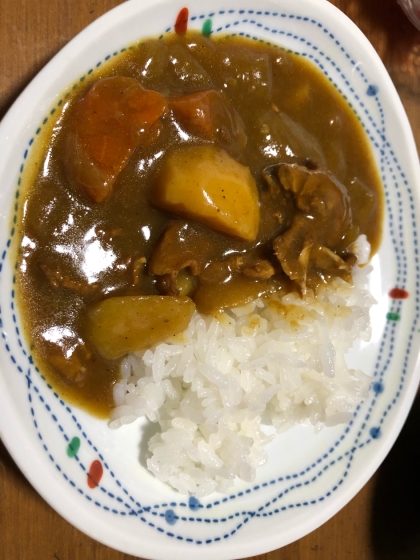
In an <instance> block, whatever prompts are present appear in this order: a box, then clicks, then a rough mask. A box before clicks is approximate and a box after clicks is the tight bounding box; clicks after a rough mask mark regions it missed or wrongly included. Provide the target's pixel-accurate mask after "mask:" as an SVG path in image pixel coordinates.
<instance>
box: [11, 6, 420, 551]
mask: <svg viewBox="0 0 420 560" xmlns="http://www.w3.org/2000/svg"><path fill="white" fill-rule="evenodd" d="M224 14H230V15H231V16H232V18H233V19H232V21H231V22H228V23H226V22H225V23H224V24H223V25H222V26H220V27H217V26H215V27H216V29H215V31H216V32H231V31H234V30H235V28H238V26H240V25H241V24H247V25H248V26H254V27H255V35H253V34H249V33H243V32H238V33H237V35H240V36H246V37H249V38H252V39H254V40H259V38H258V31H259V30H261V29H264V31H265V32H269V33H271V34H272V35H273V39H274V40H275V41H278V42H279V43H280V44H281V38H282V36H287V37H291V38H292V39H293V40H295V41H296V42H297V43H298V45H299V48H296V51H297V52H298V53H299V54H301V55H302V56H305V57H307V58H308V59H310V60H312V61H313V62H314V63H315V64H316V65H317V66H318V67H319V68H320V69H321V70H322V71H323V72H324V74H325V75H326V76H327V78H328V79H329V80H330V81H331V82H332V83H333V84H335V79H336V78H340V79H341V80H344V82H345V84H346V86H347V87H348V88H349V91H350V92H351V93H352V94H353V96H354V99H355V100H356V106H355V107H354V109H355V111H356V112H358V113H359V114H363V115H364V116H365V117H366V119H367V121H368V122H369V123H370V125H369V126H366V125H364V126H365V129H366V131H367V133H368V135H369V137H370V139H371V141H372V143H373V145H374V146H375V147H376V148H377V149H378V150H379V153H380V156H381V158H380V170H381V175H382V180H383V183H384V187H385V196H386V209H387V217H388V218H387V219H388V228H389V231H390V235H391V238H392V244H393V248H394V256H395V261H396V265H397V266H396V268H397V273H396V279H395V285H396V286H400V287H402V288H404V287H405V285H406V281H407V267H408V265H407V255H406V250H405V245H404V237H403V232H404V215H403V214H404V212H403V211H404V205H406V207H405V210H407V208H409V210H410V216H411V221H409V222H408V223H407V220H406V224H405V227H409V228H410V233H411V234H412V238H413V243H414V246H415V255H416V258H415V275H416V279H417V282H416V293H415V296H414V297H415V303H414V305H415V319H414V321H413V324H412V326H411V332H410V335H409V337H408V342H407V346H406V349H405V358H404V363H403V364H402V365H401V372H400V382H399V386H398V390H397V391H396V392H395V395H394V396H393V398H392V399H391V400H390V401H389V402H386V403H384V402H380V404H379V401H380V396H381V394H382V393H383V391H384V386H385V383H386V376H387V374H388V372H389V369H390V366H391V361H392V358H393V353H394V344H395V337H396V329H397V324H396V323H395V322H392V321H390V322H388V323H387V325H386V327H385V329H384V332H383V335H382V339H381V343H380V349H379V352H378V356H377V360H376V364H375V368H374V378H375V380H374V383H373V385H372V391H371V397H370V400H369V402H368V404H367V407H366V405H364V406H363V414H364V417H363V418H362V419H361V422H360V426H358V427H355V429H353V426H355V422H356V420H360V419H359V418H358V416H359V415H360V414H361V413H360V411H361V406H359V407H358V408H357V409H356V411H355V418H354V420H353V421H351V422H350V423H349V425H347V426H345V427H344V428H343V431H342V433H341V435H340V436H339V437H338V438H337V441H336V442H335V444H334V445H332V446H331V448H330V449H328V450H326V451H325V452H323V453H322V454H320V456H319V457H318V459H317V460H316V461H314V462H312V463H311V464H308V465H306V466H305V467H304V468H302V469H301V470H300V471H299V472H295V473H291V474H290V475H285V476H281V477H278V478H276V479H272V480H267V481H266V482H263V483H261V484H257V485H254V486H252V485H250V486H249V487H248V488H247V489H246V490H243V491H240V492H237V493H232V494H230V495H227V496H226V497H223V498H218V499H216V500H214V501H210V502H208V503H206V504H205V505H204V504H202V503H201V502H200V501H199V500H197V499H196V498H194V497H190V498H189V499H188V500H187V499H181V500H176V501H173V502H170V503H154V504H144V503H140V502H139V501H138V500H137V499H136V498H135V497H133V496H132V495H131V493H130V492H129V491H128V490H127V489H126V488H125V487H124V485H123V483H122V482H121V481H120V480H119V479H118V476H117V475H116V474H115V473H114V472H113V470H112V468H111V467H110V466H109V465H108V463H107V460H106V458H105V457H104V456H103V455H102V454H101V452H100V450H99V449H98V448H97V447H96V446H95V444H94V442H92V441H91V440H90V439H89V436H88V435H87V434H86V432H85V430H84V428H83V426H82V425H81V424H80V422H79V421H78V419H77V416H76V414H75V413H74V411H73V410H72V409H71V407H69V406H68V405H67V404H66V403H65V402H64V401H63V400H62V399H61V398H60V397H59V396H58V394H57V393H56V392H55V391H54V390H53V388H52V387H51V386H50V385H49V384H48V383H47V382H46V380H45V378H44V377H43V376H42V375H41V374H40V373H39V371H38V370H37V368H36V367H35V366H34V364H33V360H32V357H31V356H30V354H29V353H28V352H27V350H26V349H25V344H24V342H23V339H22V338H21V334H20V332H19V327H18V322H17V318H16V312H15V291H14V290H13V291H12V293H11V300H10V305H11V310H12V317H13V321H14V323H15V335H16V337H17V340H18V343H19V347H20V351H21V356H19V357H17V356H15V355H13V353H12V352H11V350H10V346H9V344H8V335H7V334H6V333H5V332H4V331H2V339H3V344H4V347H5V348H6V350H7V352H8V353H9V355H10V359H11V362H12V363H13V364H14V366H15V367H16V370H17V372H19V374H21V375H22V376H24V377H25V378H26V386H27V391H28V405H29V407H30V411H31V415H32V418H33V424H34V428H35V430H36V433H37V436H38V438H39V442H40V445H41V446H42V447H43V449H44V450H45V452H46V453H47V455H48V457H49V459H50V460H51V462H52V464H53V465H54V467H55V469H56V470H57V471H58V472H59V473H60V474H61V475H62V477H63V479H64V480H65V481H66V482H67V483H68V484H69V485H71V487H73V488H74V490H75V491H76V492H78V493H79V494H80V495H81V496H83V497H84V498H85V499H86V500H87V501H89V502H93V503H94V504H95V505H96V506H97V507H98V508H101V509H103V510H105V511H109V512H110V513H112V514H115V515H119V516H134V517H137V518H138V519H139V521H140V522H142V523H145V524H147V525H148V526H150V527H151V528H153V529H154V530H156V531H158V532H160V533H162V534H165V535H166V536H168V537H170V538H174V539H176V540H180V541H185V542H189V543H193V544H195V545H204V544H211V543H212V542H217V541H221V540H223V539H228V538H229V537H231V536H233V535H235V534H236V533H237V532H238V531H239V530H240V529H241V528H242V527H243V526H244V525H245V524H246V523H248V522H249V521H250V520H251V519H252V518H254V517H269V516H273V515H277V514H281V513H282V512H285V511H287V510H290V509H293V508H305V507H310V506H311V505H314V504H317V503H319V502H322V501H324V500H327V499H328V498H329V497H330V496H332V495H333V494H334V492H336V491H337V490H338V489H339V488H340V487H341V486H342V485H343V483H344V482H345V479H346V477H347V475H348V473H349V471H350V469H351V467H352V462H353V459H354V457H355V455H356V453H357V452H358V450H359V449H362V448H363V447H365V446H366V445H368V444H372V442H374V441H375V440H377V439H378V438H380V437H381V435H382V431H383V427H384V422H385V419H386V417H387V415H388V414H389V412H390V411H391V409H392V408H393V407H394V406H395V404H396V403H397V401H398V399H399V398H400V396H401V393H402V391H403V389H404V383H405V378H406V374H407V366H408V360H409V357H410V353H411V348H412V342H413V337H414V333H415V332H416V330H417V323H418V318H419V302H420V300H419V286H420V283H419V281H418V278H419V272H420V268H419V262H418V258H417V255H418V239H417V233H416V215H415V207H414V200H413V196H412V191H411V187H410V186H409V185H408V182H407V180H406V178H405V175H404V173H403V171H402V169H401V167H400V165H399V163H398V160H397V158H396V155H395V153H394V152H393V150H392V148H391V145H390V143H389V142H388V140H387V136H386V126H385V125H386V123H385V115H384V111H383V108H382V104H381V100H380V94H381V92H380V91H379V90H378V87H377V86H376V85H375V84H371V83H370V82H369V79H368V77H367V76H366V75H365V74H364V73H363V71H362V70H361V69H360V68H359V67H358V66H357V64H356V62H355V61H354V60H353V59H352V57H351V54H350V53H348V52H346V50H345V49H344V47H343V46H342V45H341V43H340V41H339V39H337V37H336V36H335V35H334V34H333V33H331V32H330V31H329V30H328V29H326V28H325V27H324V26H323V25H322V24H321V23H320V22H318V21H316V20H314V19H310V18H308V17H303V16H299V15H294V14H291V13H280V12H261V11H255V10H238V9H236V10H233V9H232V10H221V11H220V12H218V13H214V12H213V13H208V14H200V15H192V17H191V18H190V21H192V22H194V21H196V20H197V21H200V20H205V19H207V18H213V21H217V17H218V16H219V15H220V16H223V15H224ZM290 19H297V20H302V21H303V22H305V24H306V25H308V26H317V27H318V28H319V29H321V30H322V31H323V33H325V34H326V35H327V36H328V38H329V40H330V42H331V46H332V47H334V48H335V49H336V50H337V49H339V50H340V51H341V52H342V53H343V54H344V55H345V57H346V59H348V61H349V63H350V65H351V67H352V69H353V70H356V72H357V73H358V76H359V77H360V78H361V79H362V81H363V83H364V84H365V88H364V91H362V89H361V88H360V87H359V88H358V93H356V91H355V90H354V89H353V86H352V78H350V77H349V76H347V75H346V72H345V71H344V70H342V69H341V68H340V67H339V66H338V65H337V64H336V62H335V61H334V59H333V57H332V55H327V54H326V53H325V52H323V51H322V50H320V49H319V48H318V47H317V46H316V45H314V44H312V43H311V42H310V41H308V40H306V39H305V37H304V36H298V35H295V34H293V33H290V32H288V31H287V30H284V29H283V28H282V21H284V20H290ZM171 30H172V28H167V29H166V32H170V31H171ZM125 50H126V49H121V51H119V52H124V51H125ZM119 52H114V53H113V54H112V55H111V54H110V55H107V56H106V57H105V59H104V60H105V61H107V60H109V59H110V58H111V57H116V56H117V55H118V54H119ZM331 52H333V49H331ZM101 65H102V62H98V63H97V64H96V68H99V67H100V66H101ZM94 70H95V69H94V68H92V69H90V70H89V71H88V72H87V74H86V76H82V77H81V78H80V83H82V82H84V80H85V79H86V78H87V77H88V76H89V75H91V74H92V73H93V72H94ZM76 87H78V84H75V85H74V86H73V89H75V88H76ZM336 87H337V86H336ZM338 89H339V88H338ZM342 94H343V93H342ZM68 95H69V93H68V94H67V96H68ZM343 95H344V94H343ZM344 97H346V96H345V95H344ZM365 97H366V98H371V99H372V98H373V99H374V100H375V104H376V109H377V110H378V115H379V119H378V118H377V119H375V118H374V117H373V116H372V114H371V111H370V110H369V109H368V108H367V104H366V99H365ZM63 101H64V98H63V99H61V100H60V101H59V102H58V103H57V107H56V108H54V109H52V110H51V112H50V115H51V116H53V115H54V113H55V112H56V110H57V109H59V108H60V107H61V105H62V104H63ZM350 105H351V104H350ZM48 119H49V116H48V117H45V119H44V120H43V122H42V125H45V124H46V123H47V122H48ZM366 119H365V120H366ZM370 126H371V127H372V129H370ZM41 129H42V126H40V127H39V128H38V129H37V130H36V133H35V135H34V137H32V138H31V139H30V141H29V145H28V149H26V150H25V152H24V154H23V160H24V161H25V160H26V159H27V157H28V153H29V149H30V147H31V146H32V145H33V143H34V140H35V138H36V136H37V135H39V134H40V132H41ZM23 170H24V162H23V163H22V165H21V168H20V172H21V173H22V172H23ZM20 186H21V177H19V179H18V185H17V190H16V202H15V216H14V219H13V222H14V225H13V227H12V230H11V232H10V238H9V240H8V241H7V246H6V248H5V250H4V252H3V254H2V256H1V262H0V273H2V269H3V262H4V260H5V259H6V256H7V254H8V249H9V248H10V245H11V239H12V237H13V236H14V234H15V225H16V222H17V212H18V204H19V196H20ZM391 190H392V191H394V192H396V193H397V198H398V203H397V205H396V207H395V205H394V206H393V205H392V204H391V199H390V192H391ZM404 197H405V199H406V198H407V197H408V202H404ZM407 204H408V207H407ZM15 281H16V278H13V283H15ZM394 304H395V308H394V309H393V311H394V312H396V313H399V314H400V313H401V308H402V305H403V303H402V302H394ZM2 325H3V321H2V310H0V326H2ZM25 360H26V361H25ZM22 362H23V363H22ZM23 364H24V365H23ZM34 371H36V372H37V373H36V374H35V375H34ZM40 383H43V384H44V385H43V386H42V387H43V388H44V389H45V386H46V387H47V389H48V392H47V395H48V397H46V396H45V395H44V394H43V391H42V389H40V388H39V384H40ZM51 398H52V400H51ZM57 403H59V410H60V413H64V414H65V415H66V417H65V420H64V421H62V422H60V420H59V418H58V416H59V413H54V412H53V410H52V409H53V408H54V409H56V407H57ZM378 408H379V410H380V414H379V421H377V422H376V423H375V424H374V425H372V422H371V416H372V412H373V411H377V409H378ZM40 414H47V415H49V417H50V423H52V424H53V425H55V426H56V429H57V430H59V432H60V434H61V436H62V438H63V443H65V445H67V444H68V443H69V442H70V440H71V437H73V436H74V431H77V433H78V434H79V436H80V438H81V439H82V442H83V441H84V442H85V443H86V444H87V445H88V446H89V448H91V450H92V451H93V452H94V453H95V454H96V455H97V456H98V457H99V459H100V460H101V461H102V464H103V466H104V469H105V474H104V478H103V481H104V482H103V483H102V484H101V483H100V484H99V493H98V492H97V493H96V494H95V495H96V498H94V497H92V492H91V491H88V490H87V488H86V486H85V485H83V487H81V483H80V481H79V479H77V480H74V478H75V477H74V476H73V477H72V476H69V475H68V474H67V472H65V468H64V467H63V466H62V464H61V460H62V458H61V455H60V458H57V457H55V456H54V454H53V452H52V450H50V449H49V448H48V445H47V443H46V442H45V441H44V438H43V435H42V433H41V430H40V428H39V424H38V416H39V415H40ZM69 420H70V422H69ZM64 423H65V424H66V425H69V426H71V428H72V432H71V434H69V433H67V432H66V429H65V428H64V427H63V424H64ZM67 429H69V428H67ZM353 432H355V433H353ZM351 438H354V439H352V440H351V441H350V443H349V448H348V449H347V450H346V451H340V448H341V447H342V446H343V442H344V441H346V442H347V443H348V442H349V440H350V439H351ZM75 460H76V461H77V464H78V465H79V467H80V469H81V471H82V473H83V477H82V479H80V480H83V481H85V480H86V478H85V475H87V473H88V466H87V465H86V464H84V462H83V461H82V460H81V458H80V457H79V455H76V456H75ZM337 465H342V467H341V472H340V475H339V476H338V478H337V480H336V482H334V483H332V484H331V487H330V489H329V490H328V491H326V492H323V493H321V494H317V491H316V490H315V492H314V494H313V495H312V496H311V497H310V499H309V498H308V500H294V499H293V493H294V492H295V491H298V489H304V488H305V487H306V488H307V489H308V491H309V489H310V487H311V485H313V484H314V483H315V482H316V481H318V480H319V479H320V477H322V476H324V474H325V473H327V472H328V471H329V469H332V467H334V466H337ZM264 490H265V491H264ZM267 490H268V494H267ZM258 492H259V493H260V494H261V499H262V502H261V506H259V507H258V508H256V509H252V510H248V509H246V507H245V506H244V508H243V509H242V508H241V505H240V500H241V498H242V497H246V496H247V495H249V494H253V495H255V494H256V493H258ZM267 495H269V498H268V499H267ZM309 495H310V493H309V492H308V496H309ZM233 502H235V503H236V504H237V507H236V509H235V510H234V511H232V513H231V514H230V515H226V516H220V513H219V508H218V506H220V505H223V504H226V503H233ZM189 523H194V524H202V525H206V524H207V525H209V526H211V527H212V530H211V531H209V532H208V534H209V535H210V536H209V538H207V537H206V536H204V537H203V538H202V539H197V538H190V537H189V536H188V524H189ZM172 527H174V529H172ZM176 527H178V530H177V531H176V530H175V528H176ZM203 534H204V535H206V531H203Z"/></svg>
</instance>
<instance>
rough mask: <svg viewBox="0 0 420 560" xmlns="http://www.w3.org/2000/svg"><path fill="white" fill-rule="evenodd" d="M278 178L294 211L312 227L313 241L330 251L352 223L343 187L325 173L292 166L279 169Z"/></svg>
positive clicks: (347, 199) (345, 190)
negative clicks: (312, 223) (289, 198)
mask: <svg viewBox="0 0 420 560" xmlns="http://www.w3.org/2000/svg"><path fill="white" fill-rule="evenodd" d="M278 177H279V180H280V183H281V185H282V187H283V188H284V189H285V190H286V191H289V192H291V193H293V197H294V201H295V204H296V206H297V208H299V210H301V211H302V212H304V213H305V215H309V216H311V218H312V221H313V222H314V223H315V224H316V225H315V227H314V229H315V230H316V234H317V241H318V242H319V243H320V244H321V245H325V246H327V247H330V248H333V247H334V246H335V245H336V244H337V243H338V242H339V241H340V239H341V238H342V237H343V235H344V234H345V233H346V232H347V230H348V229H349V228H350V226H351V223H352V214H351V208H350V197H349V194H348V192H347V189H346V187H345V186H344V185H342V184H341V183H340V182H339V181H338V180H337V179H336V178H335V177H334V176H333V175H331V174H330V173H328V172H327V171H321V170H317V169H316V170H310V169H308V168H307V167H304V166H300V165H294V164H291V165H288V164H282V165H280V166H279V170H278Z"/></svg>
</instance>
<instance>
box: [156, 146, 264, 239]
mask: <svg viewBox="0 0 420 560" xmlns="http://www.w3.org/2000/svg"><path fill="white" fill-rule="evenodd" d="M151 199H152V203H153V204H155V205H156V206H158V207H159V208H163V209H164V210H168V211H169V212H172V213H174V214H176V215H178V216H183V217H186V218H190V219H193V220H196V221H197V222H200V223H202V224H204V225H206V226H208V227H209V228H211V229H213V230H215V231H218V232H221V233H225V234H227V235H231V236H233V237H239V238H240V239H245V240H246V241H253V240H254V239H255V238H256V236H257V233H258V227H259V221H260V209H259V200H258V191H257V186H256V184H255V181H254V178H253V177H252V175H251V172H250V171H249V169H248V167H245V166H243V165H241V164H240V163H238V162H237V161H235V160H234V159H232V158H231V157H230V156H229V155H228V154H227V153H226V152H225V151H224V150H221V149H219V148H216V147H214V146H188V147H185V148H183V149H181V150H178V151H176V152H174V153H172V154H171V155H170V156H169V157H168V158H167V159H166V161H165V163H164V166H163V168H162V171H161V173H160V175H159V176H158V178H157V182H156V186H155V189H154V191H153V192H152V195H151Z"/></svg>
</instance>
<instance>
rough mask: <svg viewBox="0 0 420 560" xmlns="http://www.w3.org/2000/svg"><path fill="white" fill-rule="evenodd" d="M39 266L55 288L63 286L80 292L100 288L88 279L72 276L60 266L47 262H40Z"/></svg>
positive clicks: (87, 292) (86, 292)
mask: <svg viewBox="0 0 420 560" xmlns="http://www.w3.org/2000/svg"><path fill="white" fill-rule="evenodd" d="M38 266H39V268H40V269H41V270H42V272H43V273H44V274H45V276H46V277H47V278H48V281H49V283H50V284H51V286H52V287H53V288H55V289H57V288H59V287H62V288H68V289H69V290H73V291H74V292H77V293H79V294H90V293H92V292H94V291H95V290H96V289H97V288H98V285H97V284H88V283H87V282H86V280H81V279H73V278H70V277H69V276H67V275H66V274H64V273H63V272H62V271H61V270H60V268H58V267H57V268H54V267H52V266H50V265H49V264H47V263H39V264H38Z"/></svg>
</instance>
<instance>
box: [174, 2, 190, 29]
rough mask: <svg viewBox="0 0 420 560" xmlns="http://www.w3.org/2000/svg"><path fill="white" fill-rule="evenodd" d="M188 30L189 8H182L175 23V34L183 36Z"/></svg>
mask: <svg viewBox="0 0 420 560" xmlns="http://www.w3.org/2000/svg"><path fill="white" fill-rule="evenodd" d="M187 29H188V8H182V10H181V11H180V12H179V14H178V17H177V18H176V22H175V32H176V33H178V35H183V34H184V33H186V32H187Z"/></svg>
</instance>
